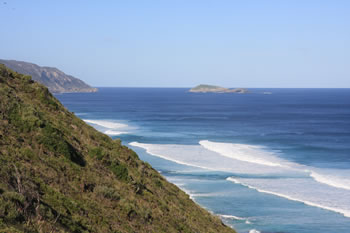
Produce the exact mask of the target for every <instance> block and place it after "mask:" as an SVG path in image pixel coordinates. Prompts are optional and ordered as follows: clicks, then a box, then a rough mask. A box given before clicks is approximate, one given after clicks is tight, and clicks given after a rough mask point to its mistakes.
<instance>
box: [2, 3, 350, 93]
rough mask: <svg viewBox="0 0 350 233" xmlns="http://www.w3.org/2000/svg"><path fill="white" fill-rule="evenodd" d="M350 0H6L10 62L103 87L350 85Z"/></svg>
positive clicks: (5, 45) (5, 42) (4, 14)
mask: <svg viewBox="0 0 350 233" xmlns="http://www.w3.org/2000/svg"><path fill="white" fill-rule="evenodd" d="M349 10H350V2H349V1H345V0H343V1H341V0H338V1H326V0H325V1H316V0H311V1H307V2H306V1H283V2H282V1H277V0H266V1H253V0H251V1H244V2H235V1H228V0H222V1H215V2H214V1H198V0H192V1H176V2H175V1H174V2H170V1H147V2H144V1H133V2H112V1H106V2H92V1H88V2H86V1H74V2H72V1H59V2H51V1H50V2H48V1H42V0H40V1H35V2H29V1H28V2H27V1H19V0H7V1H6V2H5V1H3V2H1V3H0V19H1V21H2V22H6V23H4V25H3V26H2V29H3V32H4V33H2V36H1V38H0V51H1V54H0V59H12V60H20V61H26V62H31V63H35V64H38V65H40V66H50V67H57V68H58V69H60V70H62V71H63V72H65V73H67V74H70V75H73V76H74V77H77V78H79V79H82V80H84V81H85V82H87V83H88V84H90V85H92V86H96V87H179V88H189V87H193V86H196V85H198V84H201V83H205V84H212V85H219V86H224V87H246V88H350V69H349V67H350V46H349V44H350V30H349V28H350V14H348V12H349Z"/></svg>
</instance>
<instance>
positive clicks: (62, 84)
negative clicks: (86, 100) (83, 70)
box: [0, 59, 97, 93]
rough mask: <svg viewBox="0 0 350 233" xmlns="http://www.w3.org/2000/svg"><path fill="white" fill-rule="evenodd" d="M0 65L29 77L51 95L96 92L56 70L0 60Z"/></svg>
mask: <svg viewBox="0 0 350 233" xmlns="http://www.w3.org/2000/svg"><path fill="white" fill-rule="evenodd" d="M0 64H4V65H6V66H7V67H9V68H10V69H12V70H14V71H16V72H19V73H22V74H26V75H31V76H32V78H33V80H35V81H37V82H39V83H41V84H43V85H45V86H46V87H48V88H49V90H50V91H51V92H53V93H64V92H96V91H97V89H96V88H92V87H90V86H89V85H87V84H86V83H84V82H83V81H82V80H80V79H77V78H74V77H73V76H71V75H67V74H65V73H63V72H62V71H60V70H59V69H57V68H53V67H41V66H38V65H36V64H33V63H29V62H23V61H15V60H2V59H0Z"/></svg>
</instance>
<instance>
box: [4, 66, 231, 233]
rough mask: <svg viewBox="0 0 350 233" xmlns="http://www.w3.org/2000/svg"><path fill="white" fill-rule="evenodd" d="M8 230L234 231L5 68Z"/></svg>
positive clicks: (44, 91)
mask: <svg viewBox="0 0 350 233" xmlns="http://www.w3.org/2000/svg"><path fill="white" fill-rule="evenodd" d="M0 232H234V230H232V229H231V228H229V227H227V226H225V225H223V224H222V222H221V220H220V219H218V218H217V217H214V216H212V215H211V214H209V213H208V212H207V211H205V210H204V209H202V208H201V207H199V206H198V205H197V204H195V203H194V202H193V201H192V200H190V199H189V197H188V195H187V194H185V193H184V192H183V191H181V190H180V189H179V188H177V187H176V186H175V185H173V184H170V183H169V182H167V181H166V180H165V179H164V178H163V177H162V176H160V175H159V174H158V172H156V171H155V170H154V169H153V168H152V167H151V166H150V165H149V164H147V163H145V162H142V161H141V160H139V158H138V156H137V155H136V153H135V152H133V151H132V150H130V149H128V148H127V147H125V146H122V145H121V144H120V141H118V140H112V139H111V138H110V137H108V136H106V135H104V134H102V133H100V132H98V131H96V130H95V129H93V128H92V127H90V126H89V125H87V124H85V123H84V122H83V121H82V120H80V119H79V118H77V117H76V116H74V114H73V113H71V112H69V111H67V110H66V109H65V108H64V107H63V106H62V105H61V103H59V101H58V100H57V99H55V98H54V97H53V96H52V95H51V94H50V92H49V91H48V89H47V88H46V87H44V86H42V85H40V84H38V83H36V82H33V81H32V80H31V78H30V76H25V75H21V74H18V73H15V72H13V71H11V70H9V69H7V68H6V67H5V66H4V65H0Z"/></svg>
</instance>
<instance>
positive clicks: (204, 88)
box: [189, 84, 248, 94]
mask: <svg viewBox="0 0 350 233" xmlns="http://www.w3.org/2000/svg"><path fill="white" fill-rule="evenodd" d="M189 92H193V93H241V94H244V93H248V90H247V89H245V88H234V89H229V88H225V87H219V86H213V85H207V84H201V85H198V86H196V87H194V88H192V89H190V90H189Z"/></svg>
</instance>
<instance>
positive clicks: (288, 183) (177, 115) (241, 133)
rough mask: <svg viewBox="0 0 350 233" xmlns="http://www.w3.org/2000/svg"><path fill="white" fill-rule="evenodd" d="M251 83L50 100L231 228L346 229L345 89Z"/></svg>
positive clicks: (348, 148)
mask: <svg viewBox="0 0 350 233" xmlns="http://www.w3.org/2000/svg"><path fill="white" fill-rule="evenodd" d="M250 90H251V93H249V94H236V93H227V94H214V93H206V94H200V93H189V92H188V89H184V88H100V89H99V92H97V93H71V94H59V95H56V97H57V98H58V99H59V100H60V101H61V102H62V103H63V104H64V105H65V106H66V107H67V108H68V109H69V110H70V111H72V112H75V114H76V115H77V116H78V117H80V118H82V119H83V120H85V121H86V122H87V123H89V124H91V125H92V126H94V127H95V128H97V129H98V130H100V131H102V132H105V133H107V134H109V135H110V136H111V137H113V138H121V140H122V141H123V143H124V144H125V145H128V146H130V147H132V148H133V149H134V150H135V151H136V152H137V153H138V154H139V156H140V158H141V159H143V160H145V161H147V162H149V163H150V164H151V165H152V166H153V167H155V168H156V169H157V170H158V171H160V172H161V173H162V175H164V176H165V177H166V178H167V179H168V180H169V181H171V182H173V183H175V184H176V185H178V186H179V187H180V188H182V189H183V190H185V191H186V192H187V193H188V194H189V195H190V196H191V198H193V199H194V200H195V201H196V202H197V203H199V204H200V205H202V206H203V207H204V208H206V209H208V210H209V211H211V212H212V213H214V214H217V215H219V216H220V217H221V218H222V220H223V221H224V222H225V223H226V224H228V225H230V226H233V227H234V228H235V229H236V230H237V231H238V232H266V233H267V232H271V233H272V232H298V233H299V232H300V233H316V232H317V233H323V232H324V233H326V232H327V233H333V232H334V233H335V232H337V233H339V232H350V89H250ZM130 143H131V144H130ZM254 230H256V231H254Z"/></svg>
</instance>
